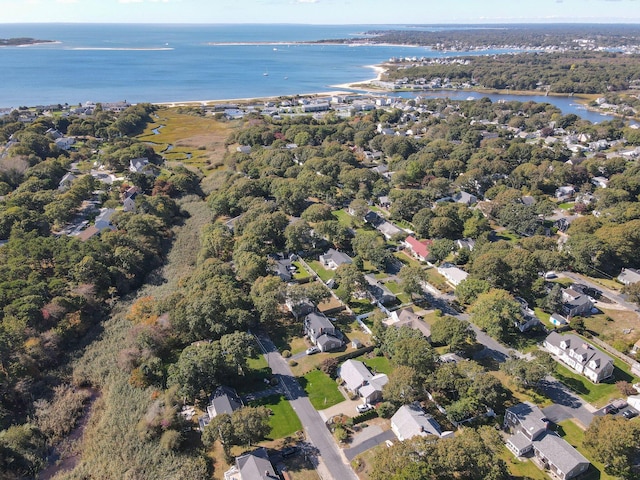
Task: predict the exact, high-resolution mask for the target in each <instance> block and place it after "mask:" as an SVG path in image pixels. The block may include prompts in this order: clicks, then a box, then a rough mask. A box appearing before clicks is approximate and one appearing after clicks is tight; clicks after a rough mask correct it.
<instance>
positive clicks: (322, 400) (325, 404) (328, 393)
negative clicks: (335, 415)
mask: <svg viewBox="0 0 640 480" xmlns="http://www.w3.org/2000/svg"><path fill="white" fill-rule="evenodd" d="M299 380H300V383H301V384H302V387H303V388H304V391H305V392H307V395H308V396H309V400H310V401H311V405H313V408H315V409H316V410H324V409H325V408H329V407H332V406H333V405H336V404H338V403H340V402H342V401H344V397H343V396H342V394H341V393H340V391H339V390H338V384H337V383H336V381H335V380H333V379H332V378H330V377H329V375H327V374H326V373H324V372H321V371H320V370H311V371H310V372H309V373H307V374H306V375H304V376H303V377H302V378H300V379H299Z"/></svg>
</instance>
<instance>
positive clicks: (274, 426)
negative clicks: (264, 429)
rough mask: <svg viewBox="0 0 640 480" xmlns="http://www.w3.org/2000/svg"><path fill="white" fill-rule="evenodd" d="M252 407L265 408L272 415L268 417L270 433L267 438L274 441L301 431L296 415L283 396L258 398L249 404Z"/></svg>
mask: <svg viewBox="0 0 640 480" xmlns="http://www.w3.org/2000/svg"><path fill="white" fill-rule="evenodd" d="M251 406H252V407H258V406H262V407H266V408H268V409H269V410H271V411H272V412H273V413H272V415H271V416H270V417H269V425H270V426H271V432H269V435H268V438H270V439H272V440H275V439H277V438H284V437H287V436H289V435H293V434H294V433H295V432H297V431H298V430H302V424H301V423H300V419H299V418H298V415H297V414H296V412H295V411H294V410H293V408H292V407H291V404H290V403H289V402H288V401H287V399H286V398H285V397H284V395H272V396H269V397H264V398H260V399H258V400H254V401H252V402H251Z"/></svg>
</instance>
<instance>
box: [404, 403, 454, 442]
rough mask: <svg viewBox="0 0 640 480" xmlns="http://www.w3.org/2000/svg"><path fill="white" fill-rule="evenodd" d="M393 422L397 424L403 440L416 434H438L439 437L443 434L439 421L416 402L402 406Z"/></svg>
mask: <svg viewBox="0 0 640 480" xmlns="http://www.w3.org/2000/svg"><path fill="white" fill-rule="evenodd" d="M391 423H392V424H393V425H395V427H396V429H397V430H398V433H400V435H399V436H400V437H401V438H402V439H403V440H406V439H409V438H411V437H415V436H416V435H420V436H423V437H424V436H426V435H437V436H438V437H439V436H440V435H441V434H442V431H441V430H440V425H438V422H436V421H435V419H434V418H433V417H432V416H431V415H429V414H428V413H425V411H424V410H422V408H420V406H419V405H418V404H416V403H412V404H410V405H403V406H402V407H400V408H399V409H398V411H397V412H396V413H395V414H394V415H393V417H391Z"/></svg>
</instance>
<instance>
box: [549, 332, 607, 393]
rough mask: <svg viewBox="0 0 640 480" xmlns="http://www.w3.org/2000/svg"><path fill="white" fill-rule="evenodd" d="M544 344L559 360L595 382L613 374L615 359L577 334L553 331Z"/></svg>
mask: <svg viewBox="0 0 640 480" xmlns="http://www.w3.org/2000/svg"><path fill="white" fill-rule="evenodd" d="M543 345H544V347H545V348H546V349H547V350H549V352H551V353H552V354H553V355H555V356H556V357H557V358H558V359H559V360H561V361H562V362H563V363H565V364H567V365H569V366H570V367H571V368H572V369H573V370H574V371H576V372H577V373H580V374H582V375H584V376H585V377H587V378H588V379H589V380H591V381H592V382H593V383H599V382H601V381H602V380H604V379H606V378H609V377H610V376H611V375H613V359H612V358H611V357H610V356H609V355H607V354H605V353H603V352H601V351H600V350H598V349H597V348H595V347H594V346H593V345H591V344H590V343H587V341H586V340H584V339H582V338H580V337H578V336H577V335H573V334H564V335H560V334H559V333H557V332H551V333H550V334H549V335H548V336H547V338H546V339H545V340H544V343H543Z"/></svg>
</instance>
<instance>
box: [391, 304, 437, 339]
mask: <svg viewBox="0 0 640 480" xmlns="http://www.w3.org/2000/svg"><path fill="white" fill-rule="evenodd" d="M386 323H387V325H388V326H394V327H396V328H401V327H409V328H412V329H414V330H419V331H420V332H422V334H423V335H424V336H425V337H426V338H427V339H429V338H430V337H431V327H429V325H428V324H427V323H426V322H425V321H424V320H422V318H420V317H419V316H418V315H416V313H415V312H414V311H413V308H412V307H407V308H402V309H400V310H395V311H393V312H391V317H390V319H389V321H388V322H386Z"/></svg>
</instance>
